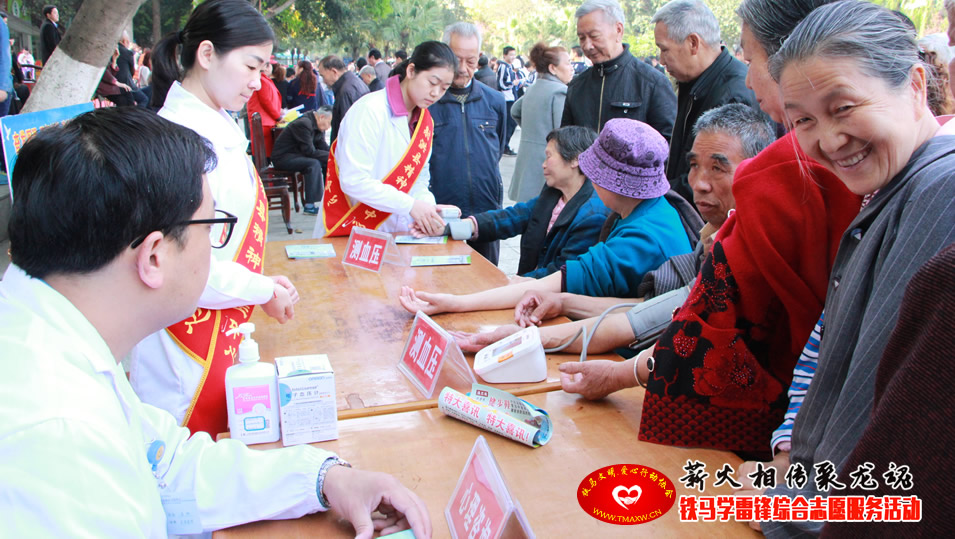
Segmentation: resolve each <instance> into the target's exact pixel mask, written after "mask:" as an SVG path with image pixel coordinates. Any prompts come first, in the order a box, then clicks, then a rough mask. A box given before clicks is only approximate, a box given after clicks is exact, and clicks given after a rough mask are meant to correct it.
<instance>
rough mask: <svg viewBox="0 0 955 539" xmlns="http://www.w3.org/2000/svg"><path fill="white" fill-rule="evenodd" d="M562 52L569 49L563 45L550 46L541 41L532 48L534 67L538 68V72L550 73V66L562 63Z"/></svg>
mask: <svg viewBox="0 0 955 539" xmlns="http://www.w3.org/2000/svg"><path fill="white" fill-rule="evenodd" d="M562 52H567V49H565V48H563V47H548V46H547V44H546V43H544V42H543V41H541V42H540V43H537V44H536V45H534V48H533V49H531V52H530V59H531V63H532V64H534V69H536V70H537V72H538V73H540V74H541V75H549V74H550V66H556V65H557V64H559V63H560V53H562Z"/></svg>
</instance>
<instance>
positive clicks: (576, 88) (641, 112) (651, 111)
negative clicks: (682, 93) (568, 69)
mask: <svg viewBox="0 0 955 539" xmlns="http://www.w3.org/2000/svg"><path fill="white" fill-rule="evenodd" d="M623 47H624V49H623V54H621V55H620V56H618V57H616V58H614V59H613V60H608V61H606V62H602V63H599V64H594V65H593V67H591V68H590V69H588V70H587V71H584V72H583V73H581V74H580V75H577V76H576V77H574V80H572V81H570V84H568V85H567V100H566V101H564V116H563V117H562V118H561V121H560V125H561V127H563V126H567V125H581V126H585V127H589V128H591V129H595V130H597V132H600V130H601V129H603V126H604V124H605V123H607V120H610V119H611V118H630V119H632V120H640V121H641V122H644V123H646V124H649V125H650V127H653V128H654V129H656V130H657V131H658V132H659V133H660V134H661V135H663V136H664V138H666V139H667V140H668V141H669V140H670V134H671V133H672V132H673V121H674V119H675V118H676V94H675V93H673V87H672V86H671V85H670V81H669V80H668V79H667V78H666V76H665V75H663V74H661V73H660V72H659V71H657V70H656V69H654V68H652V67H650V66H649V65H647V64H645V63H643V62H641V61H640V60H637V59H636V58H635V57H634V56H633V55H632V54H630V46H629V45H627V44H626V43H624V45H623Z"/></svg>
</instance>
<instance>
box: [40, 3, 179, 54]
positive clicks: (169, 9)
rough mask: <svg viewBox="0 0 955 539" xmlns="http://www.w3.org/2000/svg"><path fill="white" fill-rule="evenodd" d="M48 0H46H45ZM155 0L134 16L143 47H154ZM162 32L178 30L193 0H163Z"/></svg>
mask: <svg viewBox="0 0 955 539" xmlns="http://www.w3.org/2000/svg"><path fill="white" fill-rule="evenodd" d="M44 1H46V0H44ZM153 1H154V0H146V1H145V2H144V3H143V5H141V6H140V7H139V11H137V12H136V15H135V16H133V38H134V40H135V41H136V43H138V44H139V45H141V46H143V47H152V46H153V45H155V43H153V5H152V3H153ZM160 6H161V7H160V9H161V11H160V15H161V23H160V28H161V30H162V32H161V34H162V35H166V34H168V33H169V32H178V31H179V30H180V29H181V28H182V27H183V25H185V24H186V20H187V19H189V14H190V13H192V10H193V1H192V0H162V4H161V5H160Z"/></svg>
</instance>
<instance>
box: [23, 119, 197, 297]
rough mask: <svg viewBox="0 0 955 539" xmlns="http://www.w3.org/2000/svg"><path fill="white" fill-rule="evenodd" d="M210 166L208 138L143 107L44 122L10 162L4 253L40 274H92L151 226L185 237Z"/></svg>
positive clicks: (25, 268)
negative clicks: (7, 233) (7, 247)
mask: <svg viewBox="0 0 955 539" xmlns="http://www.w3.org/2000/svg"><path fill="white" fill-rule="evenodd" d="M215 166H216V156H215V152H214V150H213V149H212V145H211V144H210V143H209V141H207V140H206V139H204V138H202V137H201V136H199V135H198V134H197V133H196V132H195V131H193V130H191V129H188V128H185V127H182V126H180V125H177V124H174V123H172V122H170V121H169V120H165V119H163V118H161V117H159V116H158V115H156V114H154V113H152V112H149V111H147V110H146V109H142V108H137V107H115V108H103V109H98V110H94V111H92V112H87V113H86V114H83V115H81V116H78V117H76V118H74V119H73V120H71V121H69V122H67V123H66V124H65V125H62V126H51V127H47V128H44V129H42V130H41V131H40V132H38V133H37V134H36V135H34V136H33V137H32V138H31V139H30V140H29V141H27V143H26V144H24V145H23V148H22V149H21V150H20V153H19V155H18V157H17V162H16V165H15V166H14V168H13V176H12V177H11V180H10V181H11V184H12V186H13V208H12V210H11V214H10V225H9V231H10V257H11V259H12V260H13V263H14V264H16V265H17V266H19V267H20V268H21V269H22V270H23V271H25V272H26V273H27V274H29V275H30V276H32V277H34V278H37V279H43V278H44V277H46V276H47V275H50V274H82V273H89V272H92V271H96V270H98V269H100V268H102V267H104V266H106V265H107V264H109V263H110V262H112V261H113V260H114V259H115V258H116V257H117V256H119V255H120V254H121V253H122V252H123V251H124V250H125V249H127V248H128V247H129V246H130V244H131V243H132V242H134V241H135V240H136V239H137V238H139V237H142V236H144V235H146V234H149V233H150V232H153V231H155V230H159V231H162V232H163V233H165V234H167V235H168V236H170V237H172V238H174V239H176V240H181V239H182V237H183V231H184V228H185V227H184V226H183V225H182V224H180V223H182V222H183V221H187V220H189V219H191V218H192V215H193V214H195V212H196V210H198V209H199V205H200V204H201V203H202V175H203V173H205V172H208V171H210V170H212V169H214V168H215Z"/></svg>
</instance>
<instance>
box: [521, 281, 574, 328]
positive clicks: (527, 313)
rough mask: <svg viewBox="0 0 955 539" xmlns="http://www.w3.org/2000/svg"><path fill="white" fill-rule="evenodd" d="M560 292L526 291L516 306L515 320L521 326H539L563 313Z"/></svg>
mask: <svg viewBox="0 0 955 539" xmlns="http://www.w3.org/2000/svg"><path fill="white" fill-rule="evenodd" d="M562 311H563V305H562V303H561V299H560V292H538V291H536V290H531V291H529V292H525V293H524V295H523V296H522V297H521V300H520V301H518V302H517V305H516V306H515V307H514V322H516V323H517V325H519V326H521V327H525V328H526V327H530V326H537V325H540V323H541V322H542V321H544V320H550V319H551V318H555V317H558V316H560V315H561V314H562Z"/></svg>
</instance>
